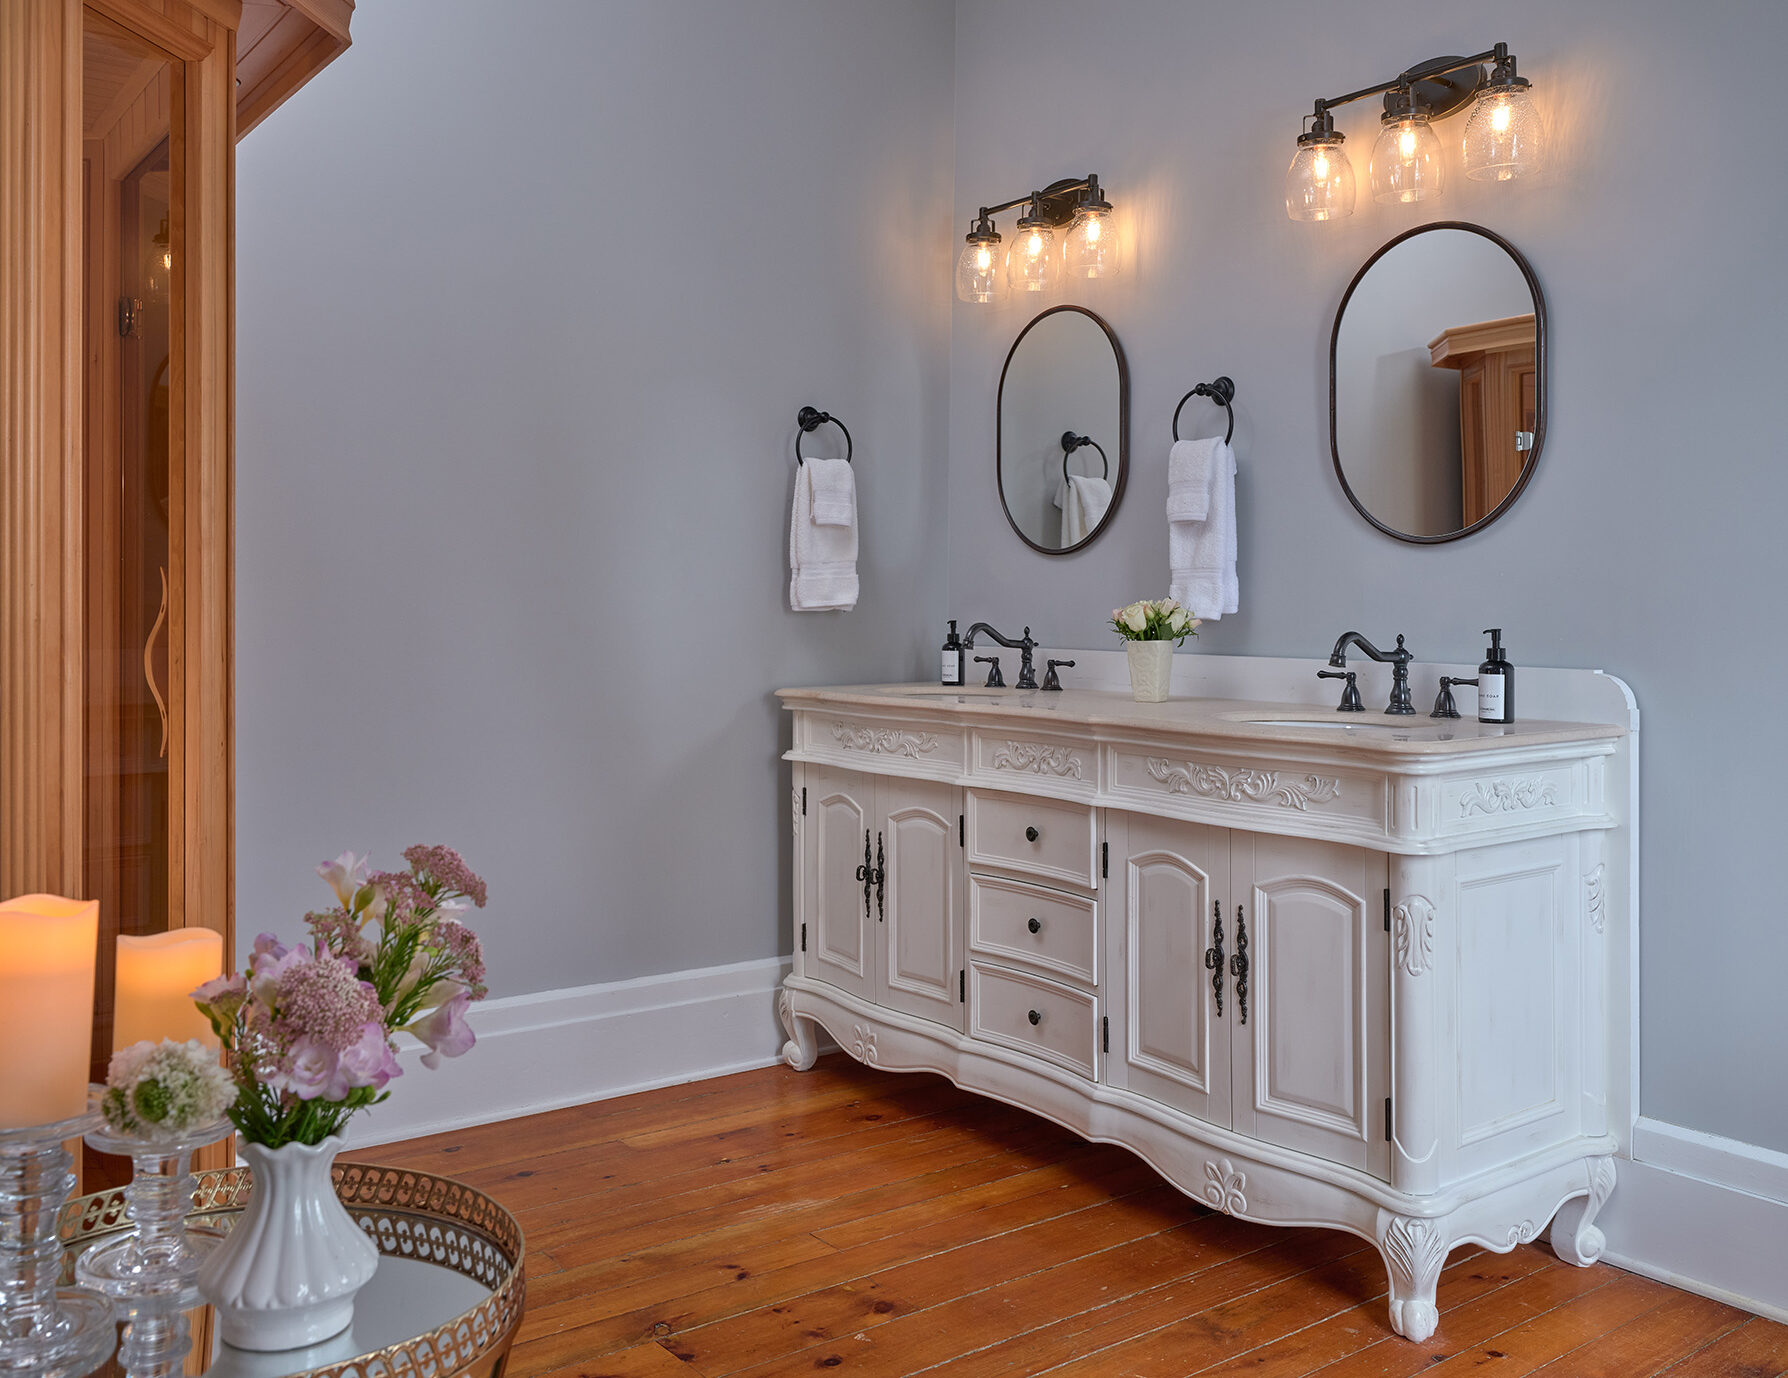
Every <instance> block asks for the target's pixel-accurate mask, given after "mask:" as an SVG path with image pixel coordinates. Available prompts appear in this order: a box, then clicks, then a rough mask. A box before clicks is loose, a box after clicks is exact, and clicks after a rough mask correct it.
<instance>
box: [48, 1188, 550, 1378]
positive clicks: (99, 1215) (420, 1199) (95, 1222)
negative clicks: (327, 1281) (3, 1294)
mask: <svg viewBox="0 0 1788 1378" xmlns="http://www.w3.org/2000/svg"><path fill="white" fill-rule="evenodd" d="M333 1174H334V1178H335V1194H336V1195H337V1196H338V1197H339V1198H340V1199H341V1202H342V1204H343V1205H344V1206H346V1207H347V1208H348V1212H349V1214H351V1215H352V1216H353V1217H354V1220H355V1222H356V1223H357V1224H359V1225H360V1227H361V1228H362V1229H364V1230H366V1232H367V1234H368V1236H369V1237H370V1238H371V1239H372V1240H373V1242H374V1243H375V1244H377V1245H378V1246H379V1252H380V1253H381V1254H389V1255H391V1256H393V1257H398V1258H418V1257H424V1258H425V1261H427V1262H430V1263H433V1264H435V1265H436V1266H437V1267H442V1268H448V1269H451V1270H452V1271H454V1272H456V1273H459V1274H460V1275H462V1276H464V1277H468V1278H471V1279H472V1280H473V1281H475V1282H478V1283H480V1284H482V1285H484V1286H487V1287H489V1288H490V1289H491V1294H490V1296H488V1297H487V1298H485V1299H484V1300H483V1301H481V1302H479V1303H478V1305H477V1306H474V1307H472V1308H471V1309H470V1310H468V1311H463V1312H461V1313H460V1314H459V1315H457V1316H455V1317H453V1318H452V1319H451V1320H449V1321H448V1322H447V1323H446V1324H444V1325H440V1326H437V1327H435V1328H434V1329H432V1330H430V1331H428V1332H426V1333H425V1334H422V1335H416V1336H413V1337H411V1338H410V1339H407V1340H401V1341H399V1342H398V1343H396V1344H392V1345H387V1346H386V1347H385V1348H383V1349H376V1350H372V1351H370V1352H368V1353H366V1354H358V1355H355V1356H354V1357H353V1358H351V1359H344V1360H341V1361H340V1362H338V1363H333V1364H330V1365H328V1366H327V1367H325V1368H316V1369H305V1370H304V1371H303V1372H302V1373H301V1374H294V1375H293V1376H292V1378H374V1375H377V1376H378V1378H409V1376H410V1375H419V1374H430V1375H448V1374H456V1373H459V1372H461V1371H462V1370H464V1369H465V1368H467V1367H468V1366H470V1365H472V1364H475V1363H477V1362H479V1361H480V1360H482V1359H489V1358H493V1357H500V1356H502V1355H504V1354H506V1353H507V1352H508V1350H509V1347H510V1345H511V1343H512V1342H513V1341H514V1339H515V1332H516V1330H517V1329H518V1328H519V1327H520V1325H521V1318H522V1311H523V1308H524V1306H525V1305H526V1302H527V1273H526V1269H525V1267H524V1266H523V1259H524V1242H523V1239H522V1232H521V1226H520V1225H518V1224H517V1223H516V1220H515V1217H514V1216H513V1215H511V1214H510V1213H509V1212H508V1211H507V1210H505V1209H504V1208H503V1207H502V1206H500V1205H498V1204H497V1203H496V1202H495V1201H493V1200H492V1199H491V1198H490V1197H488V1196H486V1195H485V1194H484V1193H483V1192H481V1191H478V1190H477V1189H476V1188H473V1187H469V1186H467V1185H466V1184H465V1183H464V1182H456V1181H454V1180H453V1179H452V1178H451V1177H438V1176H435V1175H434V1174H433V1173H427V1172H414V1171H411V1170H409V1169H406V1168H393V1167H378V1166H375V1165H373V1164H371V1163H337V1164H336V1165H335V1167H334V1169H333ZM193 1177H194V1179H195V1188H194V1191H193V1213H194V1214H195V1215H199V1216H216V1215H225V1214H236V1213H239V1212H240V1211H241V1210H242V1208H243V1207H244V1206H245V1205H246V1204H247V1203H248V1198H249V1194H250V1192H251V1191H252V1190H253V1188H254V1175H253V1173H252V1172H251V1171H250V1170H249V1169H248V1168H246V1167H233V1168H222V1169H216V1170H212V1171H206V1172H196V1173H194V1174H193ZM125 1207H126V1201H125V1196H124V1192H123V1190H122V1189H117V1190H113V1191H102V1192H94V1193H93V1194H91V1195H89V1196H77V1197H75V1198H73V1199H72V1200H70V1201H69V1202H67V1203H66V1204H65V1205H64V1206H63V1207H62V1213H61V1215H60V1216H59V1217H58V1221H57V1225H58V1233H59V1234H60V1236H61V1239H62V1244H63V1248H64V1250H65V1252H67V1255H68V1257H69V1258H71V1259H72V1257H73V1253H74V1252H78V1251H79V1250H81V1249H84V1248H86V1247H88V1246H89V1245H91V1244H94V1243H96V1242H98V1241H100V1240H102V1239H105V1238H106V1237H108V1236H111V1235H116V1234H121V1233H123V1232H124V1231H125V1230H128V1229H129V1228H130V1220H129V1218H128V1216H127V1214H126V1210H125ZM418 1221H421V1222H433V1223H434V1224H435V1225H437V1226H447V1227H449V1228H450V1229H451V1230H454V1231H457V1232H458V1233H460V1234H463V1235H466V1236H469V1237H470V1238H471V1240H472V1241H474V1242H481V1243H482V1244H484V1245H486V1246H488V1248H489V1249H490V1250H492V1251H494V1252H495V1254H496V1255H497V1256H498V1258H499V1259H500V1261H501V1267H500V1269H499V1270H497V1271H496V1273H495V1275H494V1276H493V1273H492V1268H491V1264H490V1260H489V1259H487V1258H481V1257H479V1256H478V1255H479V1253H480V1251H479V1250H477V1249H471V1250H468V1249H465V1248H463V1247H458V1246H457V1244H455V1245H444V1244H443V1243H442V1242H441V1240H440V1239H438V1238H437V1239H436V1240H434V1241H433V1242H432V1243H431V1242H430V1241H429V1240H427V1239H426V1238H425V1239H423V1240H422V1241H421V1247H418V1240H417V1236H416V1234H415V1231H414V1225H415V1223H416V1222H418Z"/></svg>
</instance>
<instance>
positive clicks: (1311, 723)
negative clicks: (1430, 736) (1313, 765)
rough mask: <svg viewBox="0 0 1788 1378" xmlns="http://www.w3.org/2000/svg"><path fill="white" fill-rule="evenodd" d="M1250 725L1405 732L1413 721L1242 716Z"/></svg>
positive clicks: (1332, 730) (1342, 730) (1340, 730)
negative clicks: (1344, 720) (1354, 720)
mask: <svg viewBox="0 0 1788 1378" xmlns="http://www.w3.org/2000/svg"><path fill="white" fill-rule="evenodd" d="M1240 721H1242V722H1245V723H1247V724H1248V725H1249V726H1251V727H1314V728H1316V729H1317V730H1318V731H1330V732H1407V731H1409V730H1410V728H1412V727H1413V726H1415V724H1414V723H1401V722H1343V721H1341V720H1340V719H1337V718H1242V719H1241V720H1240Z"/></svg>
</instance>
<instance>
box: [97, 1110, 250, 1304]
mask: <svg viewBox="0 0 1788 1378" xmlns="http://www.w3.org/2000/svg"><path fill="white" fill-rule="evenodd" d="M231 1131H232V1126H231V1124H230V1122H229V1121H228V1120H227V1119H218V1120H213V1121H212V1122H211V1123H209V1124H202V1125H196V1126H194V1127H193V1128H192V1129H189V1130H187V1131H186V1132H185V1133H183V1134H179V1135H175V1136H172V1137H169V1138H161V1139H147V1138H143V1137H140V1136H138V1135H134V1134H121V1133H118V1132H117V1131H115V1130H113V1129H111V1128H110V1127H108V1126H103V1125H102V1126H100V1127H98V1128H95V1129H89V1130H88V1131H87V1142H88V1144H89V1145H91V1146H92V1147H93V1148H96V1149H98V1150H99V1151H100V1152H101V1153H112V1154H117V1155H119V1156H121V1157H123V1156H128V1157H129V1158H130V1162H131V1179H130V1185H129V1186H128V1187H126V1188H125V1189H124V1199H125V1201H126V1202H127V1203H128V1205H129V1208H130V1218H131V1220H132V1221H133V1222H134V1223H135V1225H136V1228H135V1229H133V1230H132V1231H131V1232H130V1233H129V1234H127V1235H125V1236H124V1237H123V1238H121V1239H116V1240H114V1241H112V1242H111V1243H110V1244H105V1245H101V1246H100V1247H98V1248H94V1249H89V1250H88V1251H87V1252H86V1253H84V1254H82V1255H81V1256H80V1258H79V1259H78V1260H77V1261H76V1263H75V1277H76V1278H77V1279H78V1280H79V1281H80V1283H81V1284H82V1285H83V1286H86V1287H92V1288H95V1289H97V1290H99V1291H101V1292H104V1293H105V1294H106V1295H107V1296H109V1297H111V1298H112V1299H113V1300H115V1301H116V1302H117V1303H118V1304H119V1307H120V1309H121V1310H124V1311H126V1312H130V1311H134V1310H140V1309H144V1308H147V1309H150V1310H157V1309H159V1310H168V1309H174V1310H178V1309H181V1308H184V1307H188V1306H196V1305H198V1290H197V1287H196V1286H195V1279H197V1277H198V1274H199V1265H200V1264H201V1263H203V1262H204V1261H205V1256H206V1255H207V1254H209V1253H210V1252H211V1250H212V1249H213V1248H215V1247H216V1246H217V1244H218V1242H219V1241H220V1240H221V1238H222V1236H221V1235H219V1234H217V1233H215V1232H213V1231H210V1230H204V1229H194V1228H192V1227H190V1226H188V1225H187V1223H186V1221H187V1217H188V1216H189V1215H191V1214H192V1194H193V1178H192V1173H191V1172H190V1171H189V1168H190V1167H191V1164H192V1155H193V1153H194V1151H195V1150H197V1149H201V1148H203V1147H204V1146H205V1145H206V1144H214V1143H216V1142H217V1141H218V1140H219V1139H221V1138H223V1137H225V1136H226V1135H228V1134H229V1133H230V1132H231Z"/></svg>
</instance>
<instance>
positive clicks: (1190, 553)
mask: <svg viewBox="0 0 1788 1378" xmlns="http://www.w3.org/2000/svg"><path fill="white" fill-rule="evenodd" d="M1180 443H1181V444H1186V443H1189V442H1185V441H1182V442H1180ZM1190 443H1197V444H1204V443H1207V442H1202V441H1200V442H1190ZM1208 443H1211V444H1214V445H1215V446H1216V447H1217V450H1216V453H1215V455H1214V456H1213V461H1212V463H1211V465H1210V469H1211V476H1210V489H1209V497H1208V501H1207V504H1206V508H1205V510H1206V513H1207V515H1206V517H1205V519H1204V520H1203V521H1169V522H1168V524H1167V559H1168V564H1169V566H1170V568H1171V572H1172V582H1171V584H1170V586H1169V588H1168V593H1169V594H1170V595H1171V596H1172V597H1174V598H1177V599H1178V600H1179V601H1180V602H1181V603H1183V604H1184V605H1185V606H1186V608H1187V609H1188V610H1189V611H1190V612H1191V613H1192V615H1193V616H1194V617H1198V618H1202V619H1203V620H1204V621H1206V622H1214V621H1216V620H1217V619H1218V618H1220V617H1222V616H1223V615H1224V614H1225V613H1232V612H1236V611H1238V610H1239V608H1240V606H1241V585H1240V583H1239V581H1238V580H1237V578H1236V569H1235V566H1236V538H1235V451H1234V450H1232V449H1230V448H1229V446H1228V445H1227V444H1225V443H1224V442H1223V441H1221V440H1217V441H1212V442H1208ZM1178 448H1179V447H1178V446H1177V445H1176V446H1175V449H1178Z"/></svg>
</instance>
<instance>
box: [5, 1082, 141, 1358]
mask: <svg viewBox="0 0 1788 1378" xmlns="http://www.w3.org/2000/svg"><path fill="white" fill-rule="evenodd" d="M99 1122H100V1120H99V1116H98V1115H97V1114H95V1113H93V1111H92V1109H91V1108H89V1110H88V1112H87V1113H86V1114H83V1115H76V1116H74V1117H73V1118H72V1119H66V1120H61V1121H59V1122H57V1123H55V1124H40V1125H32V1126H30V1127H28V1128H24V1129H0V1375H4V1376H5V1378H25V1375H29V1378H77V1375H81V1374H87V1373H91V1372H92V1371H93V1370H94V1369H96V1368H98V1367H99V1366H100V1365H101V1364H102V1363H104V1362H105V1361H106V1359H107V1358H109V1357H110V1356H111V1353H112V1350H113V1348H114V1347H115V1346H116V1345H117V1343H118V1328H117V1325H116V1324H115V1323H114V1321H113V1319H112V1302H111V1298H109V1297H107V1296H105V1295H103V1294H101V1293H98V1292H90V1291H87V1290H85V1289H82V1288H76V1287H63V1288H58V1287H57V1286H56V1283H57V1281H58V1280H59V1279H60V1277H61V1274H62V1239H61V1236H60V1235H59V1234H58V1232H57V1217H58V1216H59V1215H60V1214H61V1211H62V1204H63V1202H65V1201H67V1200H68V1194H69V1192H70V1191H71V1190H72V1189H73V1188H74V1183H75V1176H74V1171H73V1168H74V1159H73V1158H72V1157H71V1156H70V1155H69V1152H68V1150H67V1149H65V1148H63V1147H62V1145H63V1142H64V1141H65V1140H68V1139H77V1138H79V1137H80V1136H81V1135H83V1134H85V1133H86V1132H87V1131H88V1130H89V1129H92V1128H93V1127H94V1126H95V1125H97V1124H98V1123H99Z"/></svg>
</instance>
